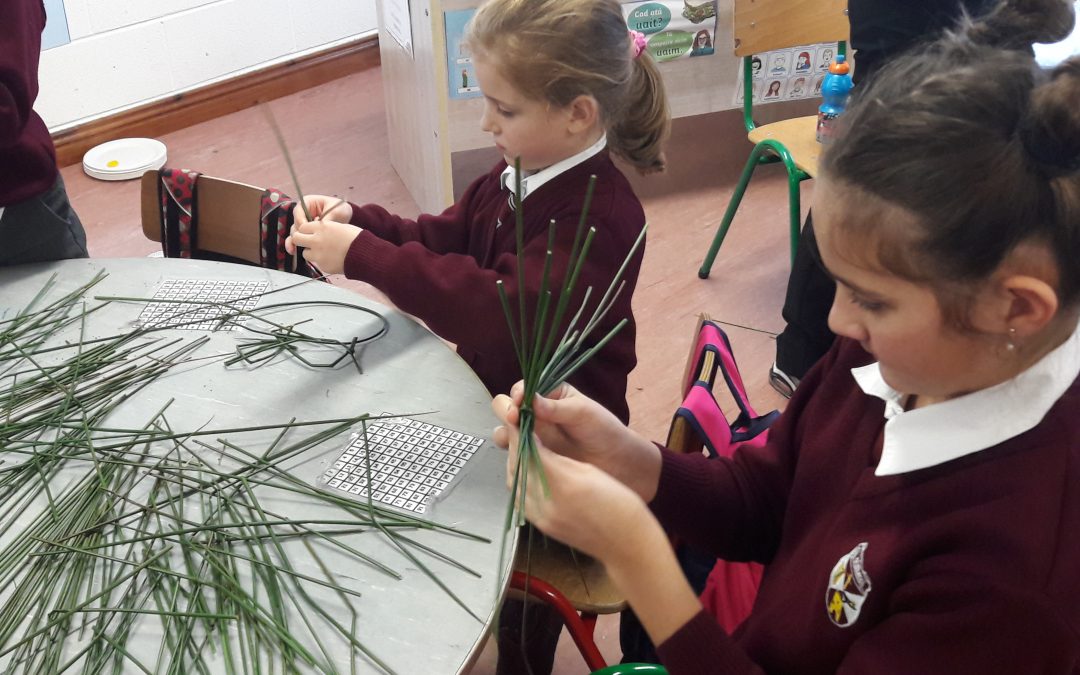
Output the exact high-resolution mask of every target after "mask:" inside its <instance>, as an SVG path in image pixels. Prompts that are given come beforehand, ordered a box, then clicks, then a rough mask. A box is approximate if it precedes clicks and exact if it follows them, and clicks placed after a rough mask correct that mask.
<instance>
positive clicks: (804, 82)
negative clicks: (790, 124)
mask: <svg viewBox="0 0 1080 675" xmlns="http://www.w3.org/2000/svg"><path fill="white" fill-rule="evenodd" d="M836 47H837V45H836V43H835V42H832V43H826V44H818V45H803V46H800V47H792V48H790V49H779V50H776V51H772V52H765V53H764V54H755V55H754V56H753V57H752V59H751V62H750V63H751V68H752V71H753V78H754V81H753V85H752V89H753V95H754V101H753V102H754V103H772V102H775V101H793V100H797V99H803V98H816V97H818V96H821V83H822V82H823V81H824V80H825V74H826V73H828V72H829V64H831V63H832V61H833V58H834V57H835V56H836ZM736 82H737V84H736V86H735V95H734V103H735V105H737V106H741V105H742V104H743V95H744V94H743V65H742V62H741V61H740V62H739V72H738V76H737V80H736Z"/></svg>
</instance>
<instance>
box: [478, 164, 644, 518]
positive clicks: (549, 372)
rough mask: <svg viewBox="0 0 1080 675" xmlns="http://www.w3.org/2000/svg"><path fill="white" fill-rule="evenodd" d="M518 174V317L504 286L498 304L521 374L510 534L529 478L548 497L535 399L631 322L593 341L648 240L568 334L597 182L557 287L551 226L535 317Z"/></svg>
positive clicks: (579, 312) (586, 298)
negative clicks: (537, 436)
mask: <svg viewBox="0 0 1080 675" xmlns="http://www.w3.org/2000/svg"><path fill="white" fill-rule="evenodd" d="M514 168H515V172H516V174H517V181H516V185H517V189H516V192H515V206H516V208H515V232H516V236H517V251H518V254H517V270H518V280H517V282H518V311H517V316H516V317H515V313H514V312H513V311H512V310H511V308H510V302H509V299H508V297H507V294H506V289H505V288H504V287H503V283H502V282H501V281H499V282H497V284H498V292H499V299H500V301H501V302H502V306H503V312H504V313H505V315H506V320H507V322H508V324H509V326H510V335H511V339H512V340H513V343H514V351H515V353H516V354H517V357H518V361H519V363H520V365H521V372H522V385H521V388H522V391H521V399H520V400H521V408H520V415H519V419H518V427H519V430H520V436H519V437H518V446H517V451H518V455H519V462H518V464H517V470H516V473H515V476H514V477H513V480H512V487H513V491H514V495H515V499H514V500H513V501H512V503H511V505H510V508H509V509H508V512H507V521H506V527H507V529H509V528H510V527H511V526H512V525H519V526H520V525H523V524H524V522H525V515H524V499H525V493H526V489H527V487H528V481H529V478H530V474H533V475H535V478H536V479H537V480H539V481H540V484H541V486H542V487H543V492H544V494H547V493H548V492H549V487H548V485H547V478H546V476H545V474H544V470H543V466H542V465H541V464H540V461H539V458H538V456H537V452H536V443H535V439H534V438H533V431H534V426H535V418H534V415H533V410H532V404H533V399H534V397H535V396H536V394H542V395H543V394H548V393H550V392H551V391H553V390H554V389H555V388H556V387H558V386H559V385H560V384H561V383H563V382H564V381H565V380H566V379H567V378H569V377H570V376H571V375H573V374H574V373H575V372H576V371H577V370H578V369H579V368H581V367H582V366H583V365H584V364H585V363H586V362H587V361H588V360H589V359H590V358H591V357H592V356H593V355H594V354H596V352H598V351H599V350H601V349H603V347H604V345H606V344H607V343H608V341H610V340H611V339H612V338H613V337H614V336H615V334H616V333H618V331H619V330H621V329H622V327H623V326H625V325H626V322H627V319H625V318H623V319H622V320H620V321H619V322H618V323H617V324H616V325H615V326H614V327H612V328H611V329H610V330H609V331H608V332H607V333H606V334H605V335H604V336H603V337H602V338H601V339H599V340H595V341H590V340H589V338H590V336H591V335H592V333H593V331H594V330H595V329H596V328H597V327H598V326H599V324H600V323H601V321H602V320H603V318H604V316H605V315H606V313H607V312H608V310H609V309H610V308H611V306H612V305H613V304H614V303H615V300H616V299H617V298H618V296H619V293H620V292H621V291H622V288H623V286H624V284H625V282H624V281H622V276H623V274H624V273H625V271H626V267H627V266H628V265H629V263H630V260H631V259H632V258H633V257H634V255H635V253H636V252H637V249H638V248H639V247H640V246H641V244H642V242H643V241H644V238H645V228H642V230H641V233H640V234H639V235H638V237H637V240H636V241H635V242H634V245H633V246H632V247H631V248H630V251H629V252H628V253H627V255H626V259H625V260H623V263H622V265H621V266H620V267H619V270H618V271H617V272H616V273H615V276H614V278H613V279H612V280H611V283H610V285H609V286H608V288H607V291H606V292H605V293H604V295H603V297H602V298H601V299H600V300H599V302H598V303H596V305H595V307H594V308H593V310H592V313H591V315H589V316H588V318H586V319H584V320H583V317H584V315H585V311H586V307H588V305H589V299H590V297H591V296H592V290H593V289H592V287H589V288H587V289H586V290H585V293H584V297H583V299H582V302H581V305H580V307H578V308H577V309H576V311H574V314H573V315H572V318H571V319H570V321H569V324H568V325H567V327H566V328H565V329H563V319H564V317H565V316H567V312H568V311H569V310H570V306H569V305H570V299H571V297H572V296H573V294H574V289H575V287H576V285H577V282H578V278H579V276H580V275H581V270H582V267H583V265H584V263H585V259H586V256H587V255H588V253H589V248H590V247H591V246H592V242H593V238H594V236H595V234H596V230H595V229H593V228H588V230H587V231H586V221H587V218H588V212H589V207H590V204H591V202H592V194H593V190H594V187H595V183H596V177H595V176H592V177H591V178H590V179H589V186H588V189H587V191H586V193H585V203H584V205H583V207H582V211H581V217H580V219H579V220H578V226H577V233H576V235H575V237H574V243H573V246H572V248H571V251H570V255H569V260H568V265H567V268H566V274H565V275H564V277H563V279H562V282H561V284H559V285H558V286H555V285H554V284H553V283H552V279H551V268H552V258H553V256H554V252H553V250H552V249H553V247H554V242H555V222H554V221H552V222H551V224H550V225H549V227H548V250H547V256H546V258H545V261H544V269H543V274H542V277H541V282H540V290H539V294H538V296H537V298H536V308H535V311H534V312H530V311H529V309H528V305H529V303H528V299H527V298H526V293H525V269H524V268H525V260H524V249H525V241H524V218H523V207H522V199H521V181H520V176H521V165H520V161H518V162H516V163H515V167H514ZM530 314H531V315H532V316H530Z"/></svg>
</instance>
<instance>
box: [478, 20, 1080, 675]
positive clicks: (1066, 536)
mask: <svg viewBox="0 0 1080 675" xmlns="http://www.w3.org/2000/svg"><path fill="white" fill-rule="evenodd" d="M1073 23H1074V16H1073V3H1072V0H1005V1H1004V2H1001V3H1000V4H999V5H998V6H996V8H994V9H993V10H992V11H991V12H990V13H989V14H988V15H986V16H985V17H984V18H983V19H981V20H979V21H977V22H971V21H968V22H966V24H965V25H963V26H962V27H961V28H960V29H958V30H957V31H955V32H953V33H951V34H949V35H947V36H945V37H944V38H943V39H941V40H939V41H937V42H936V43H933V44H931V45H928V46H926V47H925V48H924V49H921V50H919V51H918V52H917V53H912V54H910V55H908V56H906V57H903V58H900V59H898V60H897V61H895V62H893V63H892V64H890V65H888V66H886V67H885V68H884V69H883V70H882V71H881V72H880V73H879V75H878V76H877V78H876V79H875V80H874V82H873V83H872V84H870V86H869V88H868V89H867V90H866V91H865V92H863V94H862V95H861V96H860V97H859V98H858V100H857V101H856V102H855V103H854V104H853V106H852V107H851V108H849V110H848V112H847V113H846V114H845V116H844V118H843V120H844V124H845V125H846V128H845V129H844V130H843V133H842V135H841V136H840V137H838V138H837V140H836V141H835V142H834V143H833V144H832V145H830V147H829V148H828V149H827V150H826V152H825V155H824V157H823V158H822V163H821V169H822V170H821V173H820V175H819V177H818V178H817V184H816V187H815V190H814V199H815V202H816V203H815V205H814V217H815V227H816V228H817V238H818V243H819V247H820V262H821V263H822V265H823V267H824V268H825V269H826V270H827V271H828V273H829V274H830V275H831V276H832V277H833V278H834V279H835V280H836V282H837V292H836V297H835V299H834V302H833V307H832V311H831V314H830V317H829V323H830V326H831V327H832V329H833V331H834V332H835V333H837V335H838V336H839V339H838V340H837V342H836V344H835V345H834V346H833V348H832V349H831V350H830V352H829V353H828V354H827V355H826V356H825V357H824V358H823V359H822V360H821V361H820V362H819V363H818V365H817V366H815V367H814V368H813V369H812V370H811V371H810V373H809V374H808V375H807V377H806V378H805V380H804V381H803V383H802V384H800V386H799V388H798V389H797V390H796V392H795V395H794V396H793V398H792V399H791V403H790V404H789V406H788V408H787V409H786V410H785V411H784V413H783V415H782V417H781V418H780V419H779V420H778V421H777V423H776V424H775V425H774V426H773V427H772V429H771V433H770V436H769V441H768V443H767V445H766V446H764V447H763V448H760V449H750V448H743V449H742V450H740V451H739V452H737V453H736V454H735V456H734V457H733V458H732V459H730V460H724V459H711V460H705V459H704V458H702V457H698V456H690V455H676V454H674V453H670V452H668V451H666V450H663V449H661V448H658V447H657V446H655V445H653V444H651V443H649V442H647V441H646V440H645V439H643V438H641V437H640V436H638V435H636V434H634V433H633V432H631V431H629V430H628V429H627V428H626V427H625V426H624V425H622V424H620V423H619V421H618V420H616V419H615V418H613V417H612V416H611V415H610V414H608V413H606V412H605V411H603V409H602V408H601V407H599V406H597V405H595V404H594V403H592V402H591V401H590V400H589V399H588V398H587V397H586V396H584V395H582V394H581V393H579V392H577V391H576V390H574V388H573V387H569V386H568V387H564V388H562V389H561V390H559V391H556V392H555V393H554V394H553V395H552V396H550V397H548V398H541V397H538V398H537V399H536V400H535V401H534V403H533V412H534V416H535V420H536V433H537V435H538V438H539V439H540V441H541V446H542V447H541V448H540V456H541V461H542V462H543V464H544V468H545V470H546V475H547V479H548V486H549V488H550V496H549V497H548V496H545V495H543V494H541V493H540V492H539V490H538V491H537V493H536V494H535V495H534V494H528V495H527V500H526V504H527V516H528V517H529V518H530V520H531V521H532V522H533V524H534V525H535V526H536V527H538V528H539V529H541V530H543V531H544V532H546V533H547V534H549V535H550V536H553V537H555V538H557V539H560V540H563V541H565V542H566V543H567V544H570V545H572V546H577V547H580V548H581V549H583V550H584V551H585V552H587V553H589V554H591V555H594V556H596V557H598V558H599V559H600V560H601V561H602V562H603V563H604V564H605V566H606V568H607V571H608V573H609V575H610V576H611V577H612V578H613V580H615V582H616V583H617V584H618V585H619V586H620V587H621V588H622V590H623V591H624V593H625V595H626V597H627V599H628V601H629V603H630V605H631V607H633V609H634V610H635V611H636V613H637V614H638V616H639V617H640V618H641V621H642V623H643V625H644V626H645V628H646V630H647V631H648V632H649V634H650V636H651V637H652V638H653V640H654V642H655V643H656V644H658V645H659V647H658V652H659V654H660V657H661V660H662V661H663V663H664V665H665V666H666V667H667V669H668V671H669V672H670V673H671V674H672V675H685V674H691V673H729V674H736V675H738V674H750V673H789V674H795V675H810V674H819V673H820V674H823V675H824V674H825V673H874V674H884V675H890V674H893V673H895V674H900V673H905V674H906V673H920V674H927V673H949V674H952V673H995V674H1016V675H1021V674H1026V673H1042V674H1060V675H1070V674H1075V673H1078V672H1080V574H1078V570H1080V537H1078V536H1077V534H1076V533H1077V532H1080V415H1078V414H1077V411H1078V410H1080V331H1078V328H1077V322H1078V318H1080V57H1078V58H1074V59H1072V60H1070V61H1066V62H1065V63H1063V64H1062V65H1061V66H1059V67H1058V68H1056V69H1055V70H1054V71H1052V72H1045V71H1043V70H1041V69H1040V68H1039V67H1038V66H1037V65H1036V63H1035V61H1034V58H1033V57H1032V52H1031V44H1032V43H1033V42H1054V41H1057V40H1060V39H1062V38H1063V37H1064V36H1066V35H1067V34H1068V33H1069V31H1070V30H1071V29H1072V27H1073ZM520 404H521V392H520V387H515V389H514V390H513V391H512V393H511V396H510V397H499V398H497V399H496V400H495V401H494V403H493V409H494V410H495V412H496V414H497V415H499V416H500V417H501V418H502V419H503V421H504V425H505V426H504V427H503V428H502V429H501V430H499V431H497V433H496V438H497V439H498V440H499V441H500V442H509V447H510V448H511V449H513V448H515V447H516V434H517V429H516V427H515V423H516V421H517V419H518V406H520ZM510 454H511V456H510V458H509V463H510V465H511V466H512V465H513V464H514V463H515V462H516V461H517V457H516V456H515V455H514V452H513V450H511V453H510ZM532 487H533V486H532V485H530V490H529V492H530V493H531V492H532ZM586 505H587V506H588V508H586ZM661 523H662V524H663V526H664V527H666V528H667V530H666V531H665V529H663V528H662V527H661ZM668 533H674V534H676V535H677V536H679V537H680V538H681V539H682V540H684V541H688V542H690V543H691V544H695V545H697V546H698V547H700V548H704V549H706V550H710V551H713V552H715V553H716V554H717V555H719V556H720V557H723V558H727V559H731V560H755V561H759V562H761V563H764V564H765V565H766V569H765V574H764V577H763V580H762V584H761V587H760V590H759V594H758V597H757V601H756V603H755V605H754V610H753V613H752V614H751V615H750V617H749V618H748V619H747V620H746V622H745V623H744V624H743V625H742V626H741V627H740V628H739V629H738V630H737V631H735V633H734V634H733V635H727V634H725V633H724V632H723V631H721V629H720V628H719V626H718V625H717V623H716V622H715V620H713V619H712V617H710V616H708V615H707V614H706V613H705V612H704V610H703V609H702V608H701V605H700V604H699V603H698V601H697V598H696V597H695V596H694V594H693V593H692V592H691V590H690V587H689V586H688V585H687V583H686V582H685V580H683V579H682V578H681V577H680V575H679V568H678V565H677V563H676V561H675V557H674V555H673V554H672V553H671V550H670V547H669V546H668V545H667V534H668Z"/></svg>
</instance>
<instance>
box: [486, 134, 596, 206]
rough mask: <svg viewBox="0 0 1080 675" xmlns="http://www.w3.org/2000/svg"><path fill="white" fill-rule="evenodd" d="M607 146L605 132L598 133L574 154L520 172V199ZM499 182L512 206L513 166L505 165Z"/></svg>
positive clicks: (523, 199)
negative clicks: (585, 146)
mask: <svg viewBox="0 0 1080 675" xmlns="http://www.w3.org/2000/svg"><path fill="white" fill-rule="evenodd" d="M605 147H607V134H600V139H599V140H598V141H596V142H595V143H593V144H592V145H590V146H589V147H587V148H585V149H584V150H582V151H581V152H579V153H577V154H576V155H572V156H570V157H567V158H566V159H563V160H560V161H558V162H555V163H554V164H552V165H551V166H549V167H547V168H545V169H540V170H539V171H537V172H535V173H526V172H525V171H522V172H521V201H523V202H524V201H525V200H526V199H527V198H528V197H529V195H531V194H532V193H534V192H536V191H537V190H539V189H540V186H541V185H543V184H544V183H547V182H548V181H550V180H552V179H553V178H555V177H556V176H558V175H559V174H561V173H565V172H567V171H569V170H570V169H572V168H574V167H575V166H577V165H578V164H581V163H582V162H584V161H585V160H587V159H589V158H591V157H593V156H594V155H597V154H599V153H600V151H601V150H603V149H604V148H605ZM499 183H500V184H501V185H502V186H503V187H504V188H505V189H507V190H509V191H510V195H511V200H510V205H511V206H513V194H514V167H513V166H507V167H506V168H505V169H503V172H502V174H501V175H500V177H499Z"/></svg>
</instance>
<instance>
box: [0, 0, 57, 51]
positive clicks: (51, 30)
mask: <svg viewBox="0 0 1080 675" xmlns="http://www.w3.org/2000/svg"><path fill="white" fill-rule="evenodd" d="M7 1H8V0H0V2H7ZM69 42H71V34H70V32H69V31H68V24H67V12H66V8H65V7H64V0H45V30H44V31H43V32H42V33H41V49H42V51H44V50H46V49H52V48H53V47H59V46H60V45H66V44H67V43H69Z"/></svg>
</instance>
